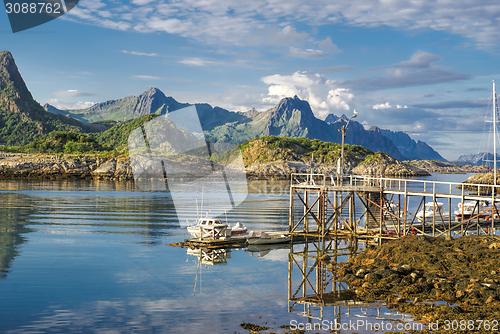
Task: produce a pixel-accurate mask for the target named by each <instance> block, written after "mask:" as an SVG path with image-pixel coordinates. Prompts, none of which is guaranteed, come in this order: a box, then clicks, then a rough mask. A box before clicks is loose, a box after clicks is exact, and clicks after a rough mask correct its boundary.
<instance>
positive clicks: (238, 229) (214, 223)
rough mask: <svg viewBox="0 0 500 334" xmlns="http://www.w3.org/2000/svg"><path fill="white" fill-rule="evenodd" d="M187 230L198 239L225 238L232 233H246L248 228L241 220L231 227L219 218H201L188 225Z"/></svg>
mask: <svg viewBox="0 0 500 334" xmlns="http://www.w3.org/2000/svg"><path fill="white" fill-rule="evenodd" d="M187 231H188V232H189V234H191V235H192V236H193V238H196V239H206V238H210V239H225V238H227V237H229V236H231V235H238V234H244V233H246V232H247V228H246V226H245V225H243V224H241V223H239V222H237V223H236V224H234V226H232V227H231V226H230V225H228V224H225V223H223V222H222V221H221V220H220V219H218V218H200V219H198V222H197V224H195V225H190V226H188V227H187Z"/></svg>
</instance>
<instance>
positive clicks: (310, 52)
mask: <svg viewBox="0 0 500 334" xmlns="http://www.w3.org/2000/svg"><path fill="white" fill-rule="evenodd" d="M289 55H290V56H292V57H300V58H323V57H325V56H327V55H328V53H326V52H325V51H323V50H315V49H298V48H294V47H293V46H291V47H290V53H289Z"/></svg>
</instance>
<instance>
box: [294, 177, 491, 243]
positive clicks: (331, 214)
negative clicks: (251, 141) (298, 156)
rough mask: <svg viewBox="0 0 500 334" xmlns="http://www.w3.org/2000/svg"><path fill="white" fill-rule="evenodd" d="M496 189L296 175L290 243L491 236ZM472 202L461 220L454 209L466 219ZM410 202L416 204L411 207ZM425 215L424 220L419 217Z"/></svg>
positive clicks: (476, 186) (418, 181)
mask: <svg viewBox="0 0 500 334" xmlns="http://www.w3.org/2000/svg"><path fill="white" fill-rule="evenodd" d="M498 188H499V186H493V185H474V184H463V183H453V182H439V181H424V180H412V179H395V178H382V177H370V176H349V177H344V178H343V180H341V181H340V182H339V179H337V178H334V177H333V176H326V175H324V174H292V177H291V184H290V207H289V233H290V234H291V235H292V238H293V237H298V236H311V237H317V238H324V239H329V238H334V237H354V238H358V239H373V238H376V239H377V240H382V239H394V238H398V237H400V236H405V235H408V234H422V235H426V236H434V237H437V236H444V237H448V238H452V237H454V236H456V235H463V234H464V233H465V232H466V231H471V230H475V233H477V234H493V233H494V231H495V227H496V226H497V225H498V222H500V215H499V212H498V211H499V209H500V197H498V196H495V194H499V193H500V190H499V189H498ZM468 189H475V190H474V191H468ZM439 201H441V202H439ZM470 201H473V202H474V203H475V208H474V210H473V211H474V213H473V214H472V215H470V217H467V218H464V219H460V220H457V219H456V218H455V215H454V213H453V212H454V210H455V209H456V208H458V207H461V208H462V215H461V216H464V214H463V213H464V211H463V210H464V209H463V208H464V207H465V205H464V204H465V203H466V202H467V203H470ZM410 202H411V203H412V204H413V203H418V204H417V205H413V206H410V205H409V203H410ZM442 202H444V203H442ZM426 203H427V204H428V203H434V204H431V205H430V208H431V210H432V213H431V212H427V213H426V212H425V210H426V209H427V208H429V205H426ZM482 203H490V205H489V206H482ZM441 204H444V205H441ZM459 204H461V206H459ZM497 207H498V208H497ZM445 208H447V210H448V213H445V212H444V211H445V210H446V209H445ZM422 210H423V215H422V213H419V212H421V211H422ZM298 212H300V214H298ZM464 217H465V216H464Z"/></svg>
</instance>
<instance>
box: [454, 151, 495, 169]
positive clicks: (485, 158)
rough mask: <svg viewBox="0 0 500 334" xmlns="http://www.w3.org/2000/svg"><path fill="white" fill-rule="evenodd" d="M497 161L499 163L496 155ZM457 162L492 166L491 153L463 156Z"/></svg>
mask: <svg viewBox="0 0 500 334" xmlns="http://www.w3.org/2000/svg"><path fill="white" fill-rule="evenodd" d="M497 161H498V162H500V155H499V154H497ZM457 162H459V163H470V164H476V165H488V166H493V153H489V152H481V153H478V154H464V155H461V156H460V157H459V158H458V160H457Z"/></svg>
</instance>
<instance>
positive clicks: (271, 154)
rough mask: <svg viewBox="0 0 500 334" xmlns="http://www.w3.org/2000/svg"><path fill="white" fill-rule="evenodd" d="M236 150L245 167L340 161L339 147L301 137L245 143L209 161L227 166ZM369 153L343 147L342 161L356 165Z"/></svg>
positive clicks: (356, 147) (369, 152)
mask: <svg viewBox="0 0 500 334" xmlns="http://www.w3.org/2000/svg"><path fill="white" fill-rule="evenodd" d="M239 150H241V152H242V155H243V161H244V163H245V165H249V164H252V163H256V162H259V163H266V162H272V161H277V160H284V161H297V160H307V161H308V160H310V159H311V156H312V155H313V154H314V158H315V160H317V161H320V162H321V163H329V164H334V163H336V161H337V160H338V158H339V157H340V151H341V145H340V144H337V143H331V142H324V141H321V140H318V139H308V138H302V137H294V138H288V137H276V136H265V137H260V138H255V139H252V140H248V141H246V142H244V143H243V144H241V145H239V146H237V147H235V148H233V149H232V150H230V151H226V152H224V153H215V154H213V155H212V159H213V160H214V161H216V162H218V163H224V164H227V163H229V162H230V161H232V160H233V159H234V158H235V157H236V156H237V154H238V152H239ZM371 153H373V152H372V151H370V150H368V149H366V148H364V147H362V146H359V145H345V147H344V156H345V158H346V159H349V160H354V161H355V162H356V163H358V162H360V161H362V160H363V159H364V158H365V157H366V156H367V155H369V154H371Z"/></svg>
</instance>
